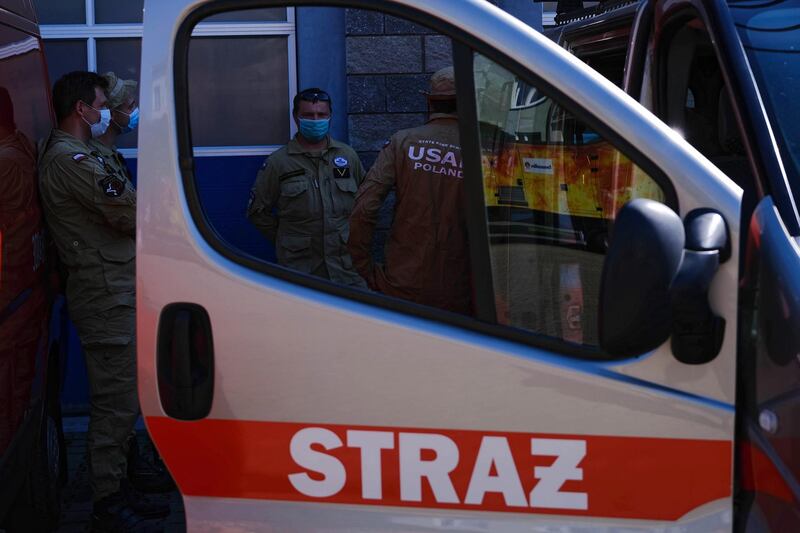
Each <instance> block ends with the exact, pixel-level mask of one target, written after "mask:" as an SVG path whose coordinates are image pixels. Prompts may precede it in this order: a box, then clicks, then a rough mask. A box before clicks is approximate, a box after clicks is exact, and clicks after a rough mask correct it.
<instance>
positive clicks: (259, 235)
mask: <svg viewBox="0 0 800 533" xmlns="http://www.w3.org/2000/svg"><path fill="white" fill-rule="evenodd" d="M289 13H290V15H289V18H291V19H292V20H293V21H294V22H293V23H294V24H295V25H296V30H295V32H296V33H295V35H296V36H297V39H298V41H300V40H301V38H302V36H303V35H306V34H305V32H306V31H307V28H310V27H313V23H314V22H315V21H318V20H325V21H326V23H327V24H331V25H335V24H340V25H341V26H342V28H343V29H344V31H345V42H344V43H343V45H344V47H345V51H346V54H345V56H346V60H345V61H343V62H341V63H336V64H333V65H330V64H328V62H329V61H330V55H328V54H325V53H324V49H325V47H326V46H336V45H337V44H336V43H334V42H328V41H325V40H324V39H323V40H322V41H318V42H317V46H316V47H314V49H313V51H309V48H305V49H304V48H303V47H302V46H301V47H299V53H298V57H297V70H296V71H293V70H292V69H291V68H289V69H288V75H287V71H286V70H284V71H281V68H285V67H281V65H282V64H284V63H282V62H283V61H285V58H286V57H287V53H291V50H292V49H293V48H292V47H293V41H291V40H289V41H288V42H287V41H285V40H284V41H281V40H279V39H276V38H275V37H273V36H270V35H261V36H252V37H247V42H246V46H243V45H241V44H238V45H237V43H235V42H234V39H227V38H225V39H220V38H217V37H213V38H212V37H210V36H209V37H205V36H203V37H198V36H197V34H196V31H195V32H194V33H191V35H192V36H191V37H186V38H185V40H184V42H183V44H182V46H186V47H188V58H187V60H186V63H185V67H182V66H181V64H180V62H179V63H178V71H179V72H181V69H183V68H185V73H184V75H185V83H176V87H178V88H179V89H178V93H177V94H176V105H177V106H178V109H179V116H180V115H181V114H182V115H183V116H184V117H185V121H186V122H185V123H183V124H179V131H181V132H187V133H186V134H184V133H179V138H182V139H184V140H182V141H181V145H182V150H184V152H182V153H183V154H185V155H189V154H190V153H192V154H193V158H192V160H191V164H189V161H187V160H185V159H182V162H183V172H184V183H185V184H186V185H187V189H188V190H193V191H194V193H191V195H193V196H194V198H196V204H195V205H196V207H195V208H193V214H194V216H195V219H196V220H197V222H198V225H199V226H200V227H201V228H205V229H204V230H203V235H205V237H206V238H207V239H209V240H210V242H212V244H213V245H214V246H215V247H216V248H217V249H220V250H222V251H223V252H224V253H225V254H226V256H227V257H229V258H233V259H235V260H238V261H239V262H240V263H242V264H246V265H247V266H249V267H251V268H254V269H256V270H259V271H261V272H264V273H266V274H268V275H271V276H276V277H279V278H282V279H287V280H290V281H292V282H295V283H299V284H306V285H309V286H312V287H315V288H317V289H319V290H331V291H333V292H335V293H336V294H339V295H350V296H351V297H352V298H354V299H360V300H366V301H369V302H371V303H373V304H378V305H385V306H388V307H392V308H395V309H402V310H404V311H406V312H408V313H412V314H425V316H430V315H431V313H436V314H435V316H439V317H441V318H442V319H443V320H458V321H459V323H461V324H464V323H465V322H464V320H463V319H464V318H466V319H467V321H468V323H471V324H473V325H475V326H476V327H478V321H477V320H474V319H477V318H478V317H480V319H481V320H483V321H485V322H489V323H490V324H491V326H492V327H495V328H498V326H499V328H498V331H505V332H512V331H513V335H519V334H522V335H526V336H527V337H530V334H531V333H532V334H535V335H536V336H537V338H542V337H545V336H546V337H548V339H547V341H546V342H548V343H550V345H552V343H553V342H561V343H563V344H564V346H565V347H567V346H568V350H567V351H569V352H570V353H578V352H580V350H581V349H584V348H586V349H587V350H589V351H591V355H587V357H597V356H598V355H597V354H598V349H597V326H596V323H597V319H598V317H597V306H598V299H599V294H598V292H599V280H600V273H601V270H602V265H603V259H604V256H605V253H606V249H607V246H608V239H609V232H610V229H611V226H612V224H613V220H614V217H615V215H616V213H617V211H618V210H619V209H620V207H621V206H622V205H623V204H624V203H625V202H627V201H628V200H630V199H633V198H650V199H655V200H658V201H666V198H667V197H668V194H667V193H666V192H665V188H664V187H668V188H669V185H668V184H667V185H664V184H662V183H659V182H656V181H655V180H654V179H652V178H651V176H649V175H648V174H646V173H645V172H644V171H642V170H641V169H640V168H639V167H638V166H636V165H635V164H633V163H632V161H631V160H630V159H629V158H628V156H627V155H626V154H625V153H623V152H621V151H620V150H618V149H617V148H616V147H615V146H614V145H612V144H611V143H610V142H609V141H608V140H607V139H605V138H604V137H603V136H602V135H601V134H600V133H599V132H598V131H595V129H593V128H592V127H590V126H589V125H588V124H587V123H585V122H584V121H582V120H580V119H579V118H578V117H576V116H575V115H574V114H573V113H571V112H570V111H568V110H567V109H566V108H565V107H564V106H563V105H560V104H559V103H557V102H556V101H554V100H553V99H551V97H550V95H549V94H548V93H547V92H545V91H543V90H540V89H539V88H538V87H535V86H533V85H531V84H530V83H528V82H526V81H525V80H524V79H523V78H521V77H518V76H517V75H515V74H514V73H512V72H510V71H508V70H506V69H505V68H503V67H502V66H500V65H499V64H497V63H494V62H493V61H491V60H489V59H487V58H485V57H483V56H481V55H475V56H474V69H473V70H472V71H471V72H470V70H469V69H468V67H467V70H466V72H467V75H468V76H470V77H474V80H473V81H474V85H475V91H474V92H470V94H464V93H463V92H458V91H457V90H456V85H455V81H456V80H455V79H454V70H453V65H454V60H453V47H454V45H453V43H452V42H451V40H450V38H449V37H448V36H446V35H441V34H439V33H437V32H435V31H433V30H432V29H430V28H428V27H426V26H424V25H421V24H419V23H417V22H411V21H407V20H404V19H402V18H397V17H394V16H388V15H385V14H383V13H380V12H378V11H372V10H370V11H367V10H359V9H349V8H348V9H338V8H328V7H325V8H322V7H305V6H304V7H303V8H296V9H293V10H292V9H290V11H289ZM214 16H219V15H218V14H216V13H215V14H214ZM207 21H208V19H207V18H206V19H200V20H198V21H197V22H196V24H197V25H196V26H195V28H200V27H202V26H203V25H205V24H208V22H207ZM305 24H308V25H309V26H307V27H306V26H304V25H305ZM182 31H184V32H188V29H184V30H182ZM332 33H335V32H332ZM184 35H189V34H188V33H184ZM314 35H315V36H316V38H317V39H322V37H321V36H320V35H319V33H318V32H315V33H314ZM332 38H333V37H332ZM236 39H244V38H236ZM178 44H179V45H181V40H180V39H179V41H178ZM287 50H289V52H287ZM303 50H305V52H303ZM386 50H391V54H387V53H385V51H386ZM177 53H178V54H180V53H181V52H180V50H178V52H177ZM176 57H179V56H176ZM276 65H277V66H276ZM323 66H324V70H321V69H322V68H323ZM322 72H324V73H325V74H324V75H322ZM183 87H185V91H186V92H185V93H184V94H182V93H181V91H182V90H184V89H181V88H183ZM459 90H464V89H463V86H462V87H461V88H460V89H459ZM295 95H298V98H297V100H295V99H294V97H295ZM187 102H188V104H187ZM472 102H476V105H477V119H478V123H477V126H478V127H477V128H474V129H469V131H470V134H471V135H472V137H471V138H470V139H469V142H470V145H471V146H472V147H474V148H471V149H474V150H476V151H478V152H479V154H474V155H477V156H478V158H477V160H479V161H481V162H482V165H481V167H480V168H478V167H477V165H476V167H475V168H473V169H472V172H477V173H478V176H480V177H478V179H477V180H476V181H473V182H469V183H467V179H466V174H465V168H466V167H465V164H466V163H465V157H466V154H465V153H463V151H462V146H463V144H462V143H463V140H462V139H461V138H460V132H461V129H460V126H461V124H460V122H461V121H462V120H466V119H465V118H464V117H465V116H468V115H465V111H464V109H462V108H461V106H462V105H466V106H468V107H470V109H471V106H472ZM473 116H474V115H473ZM328 119H330V120H328ZM304 121H305V122H304ZM320 121H321V122H322V123H325V124H323V125H322V126H321V127H323V128H326V127H327V128H329V129H327V130H323V133H321V134H320V135H319V136H318V137H317V138H316V140H315V141H314V140H313V138H314V135H315V134H314V131H316V130H314V129H312V128H315V127H317V126H318V125H319V124H316V123H315V124H312V122H320ZM325 131H327V132H328V134H329V137H326V136H325ZM181 136H183V137H181ZM476 137H477V138H476ZM189 140H190V141H191V146H187V144H188V141H189ZM244 142H250V143H251V144H253V145H254V147H253V148H261V147H266V148H267V150H265V151H266V152H267V153H263V152H256V151H251V152H243V153H242V154H241V155H238V156H234V157H228V158H224V160H223V158H212V157H210V156H207V155H205V154H204V151H205V150H209V145H214V146H226V145H235V144H237V143H244ZM476 142H477V143H479V144H476ZM188 149H190V150H191V152H189V151H188ZM473 160H476V159H473ZM472 175H473V176H476V174H472ZM476 177H477V176H476ZM481 177H482V179H481ZM470 187H472V188H473V189H471V190H472V191H475V194H473V195H470V198H471V199H472V200H475V199H476V198H477V199H482V202H483V203H482V204H481V205H480V206H479V208H478V209H471V208H470V207H469V206H468V204H467V193H466V191H467V190H468V189H469V188H470ZM481 193H482V194H481ZM670 194H672V193H671V192H670ZM669 197H670V198H671V197H672V196H669ZM194 201H195V200H192V202H194ZM473 207H474V206H473ZM487 221H488V224H487ZM476 227H478V228H479V230H477V232H476V229H475V228H476ZM487 243H488V244H487ZM474 250H485V252H484V251H480V252H478V253H479V254H484V256H483V257H482V258H480V259H479V258H477V257H475V256H473V255H472V254H471V252H472V251H474ZM479 263H480V264H479ZM476 265H477V266H476ZM486 265H490V267H489V266H486ZM486 268H489V271H486ZM478 272H480V273H478ZM478 276H480V279H478ZM487 287H489V289H488V292H491V294H488V299H487ZM342 289H346V291H343V290H342ZM478 291H480V295H478V294H477V293H478ZM479 301H480V302H481V303H480V304H479V303H478V302H479ZM487 301H488V303H487ZM407 303H411V304H414V305H413V306H408V305H405V306H404V304H407ZM479 305H482V306H483V307H485V308H486V309H481V308H479ZM489 307H491V309H489ZM423 309H424V311H423ZM441 312H446V313H447V314H442V313H441ZM470 320H471V322H469V321H470ZM484 325H485V324H482V325H481V327H483V326H484ZM509 334H512V333H509ZM587 353H588V352H587Z"/></svg>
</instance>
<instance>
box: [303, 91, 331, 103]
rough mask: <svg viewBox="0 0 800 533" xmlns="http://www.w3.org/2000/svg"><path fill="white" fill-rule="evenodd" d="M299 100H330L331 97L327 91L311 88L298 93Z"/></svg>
mask: <svg viewBox="0 0 800 533" xmlns="http://www.w3.org/2000/svg"><path fill="white" fill-rule="evenodd" d="M297 98H298V100H303V101H306V102H312V103H313V102H330V101H331V97H330V95H329V94H328V93H326V92H325V91H318V90H315V89H310V90H307V91H303V92H301V93H300V94H298V95H297Z"/></svg>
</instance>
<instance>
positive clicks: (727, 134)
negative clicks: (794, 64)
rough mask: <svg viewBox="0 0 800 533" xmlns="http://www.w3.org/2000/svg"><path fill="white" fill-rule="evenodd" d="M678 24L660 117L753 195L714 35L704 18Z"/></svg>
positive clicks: (667, 54) (670, 43)
mask: <svg viewBox="0 0 800 533" xmlns="http://www.w3.org/2000/svg"><path fill="white" fill-rule="evenodd" d="M676 24H677V27H673V28H672V30H673V32H674V33H672V36H671V37H670V39H669V40H666V41H665V43H664V54H663V56H662V58H663V59H662V62H661V69H662V70H661V76H660V79H661V80H662V81H661V87H660V92H659V94H660V98H659V100H658V101H659V102H660V106H659V107H660V109H659V111H658V112H659V116H660V117H661V118H662V119H663V120H664V121H665V122H666V123H667V124H669V125H670V126H671V127H672V128H674V129H675V130H677V131H678V132H680V133H681V134H682V135H683V136H684V138H685V139H686V140H687V141H688V142H689V143H691V144H692V145H693V146H694V147H695V148H697V149H698V150H699V151H700V152H701V153H702V154H703V155H705V156H706V157H707V158H708V159H709V160H710V161H711V162H712V163H714V164H715V165H716V166H717V167H719V169H720V170H722V171H723V172H724V173H725V174H727V175H728V176H729V177H731V178H732V179H733V180H734V181H736V182H737V184H739V186H741V187H743V188H744V189H745V191H749V190H751V189H752V183H753V174H752V171H751V169H750V164H749V161H748V158H747V153H746V151H745V145H744V141H743V138H742V136H741V132H740V129H739V126H738V124H737V123H736V118H735V113H734V102H733V101H732V99H731V97H730V93H729V91H728V88H727V86H726V85H725V79H724V77H723V74H722V68H721V67H720V64H719V60H718V58H717V54H716V51H715V48H714V45H713V43H712V42H711V37H710V35H709V33H708V30H707V29H706V27H705V25H704V24H703V23H702V21H701V20H700V19H699V18H690V19H688V20H687V19H685V18H684V19H682V22H676Z"/></svg>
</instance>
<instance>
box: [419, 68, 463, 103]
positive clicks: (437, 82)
mask: <svg viewBox="0 0 800 533" xmlns="http://www.w3.org/2000/svg"><path fill="white" fill-rule="evenodd" d="M423 94H425V96H427V97H428V98H430V99H431V100H452V99H454V98H455V97H456V76H455V72H454V70H453V67H445V68H443V69H439V70H437V71H436V72H434V73H433V76H431V89H430V91H427V92H425V93H423Z"/></svg>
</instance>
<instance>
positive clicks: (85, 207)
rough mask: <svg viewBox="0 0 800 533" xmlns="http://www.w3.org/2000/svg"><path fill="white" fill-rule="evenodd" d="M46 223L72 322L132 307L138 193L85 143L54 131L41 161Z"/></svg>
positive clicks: (134, 286) (117, 171)
mask: <svg viewBox="0 0 800 533" xmlns="http://www.w3.org/2000/svg"><path fill="white" fill-rule="evenodd" d="M39 186H40V191H41V197H42V206H43V209H44V215H45V221H46V222H47V225H48V227H49V228H50V232H51V233H52V235H53V239H54V240H55V243H56V247H57V248H58V253H59V256H60V258H61V261H62V262H63V263H64V266H65V267H66V269H67V272H68V274H69V276H68V279H67V301H68V303H69V309H70V315H71V316H72V318H73V320H79V319H81V318H84V317H87V316H91V315H96V314H98V313H101V312H103V311H105V310H108V309H111V308H112V307H116V306H118V305H126V306H131V307H132V306H134V305H135V303H136V296H135V295H136V293H135V291H136V276H135V255H136V191H135V189H134V188H133V184H132V183H131V182H130V180H129V179H128V178H127V177H126V176H125V175H124V174H123V173H121V172H120V171H119V170H117V169H115V167H114V166H112V164H111V162H110V161H109V160H107V159H106V158H105V157H103V156H101V155H100V154H99V153H98V152H97V151H96V150H93V149H92V148H91V147H90V146H88V145H87V144H86V143H84V142H83V141H81V140H80V139H77V138H75V137H73V136H72V135H70V134H68V133H66V132H64V131H61V130H59V129H54V130H53V131H52V132H51V133H50V137H49V138H48V139H47V141H46V142H45V144H44V149H43V150H42V153H41V155H40V157H39Z"/></svg>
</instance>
